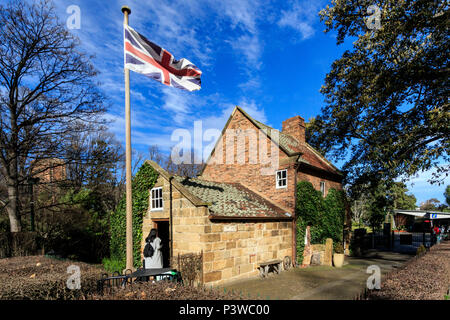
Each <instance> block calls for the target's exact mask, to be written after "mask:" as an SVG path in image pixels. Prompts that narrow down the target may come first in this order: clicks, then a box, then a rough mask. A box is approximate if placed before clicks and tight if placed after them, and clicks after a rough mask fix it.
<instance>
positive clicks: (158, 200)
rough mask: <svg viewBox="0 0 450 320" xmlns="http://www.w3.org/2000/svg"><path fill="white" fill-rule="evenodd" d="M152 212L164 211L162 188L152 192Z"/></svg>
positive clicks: (154, 189)
mask: <svg viewBox="0 0 450 320" xmlns="http://www.w3.org/2000/svg"><path fill="white" fill-rule="evenodd" d="M150 203H151V208H150V210H162V209H163V197H162V187H159V188H153V189H152V190H151V191H150Z"/></svg>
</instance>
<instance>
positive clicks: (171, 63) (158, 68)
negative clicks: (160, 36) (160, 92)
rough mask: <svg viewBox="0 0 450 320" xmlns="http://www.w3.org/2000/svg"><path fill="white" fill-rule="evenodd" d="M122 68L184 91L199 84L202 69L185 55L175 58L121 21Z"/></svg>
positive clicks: (194, 88)
mask: <svg viewBox="0 0 450 320" xmlns="http://www.w3.org/2000/svg"><path fill="white" fill-rule="evenodd" d="M124 55H125V68H128V69H130V70H132V71H134V72H138V73H142V74H144V75H146V76H147V77H150V78H152V79H155V80H157V81H159V82H161V83H164V84H165V85H168V86H172V87H175V88H178V89H183V90H187V91H194V90H199V89H200V88H201V79H200V76H201V75H202V72H201V71H200V70H199V69H198V68H197V67H196V66H195V65H193V64H192V62H190V61H189V60H187V59H184V58H183V59H181V60H175V59H174V57H173V56H172V55H171V54H170V53H169V52H168V51H167V50H165V49H163V48H161V47H159V46H158V45H156V44H154V43H153V42H151V41H149V40H148V39H147V38H145V37H144V36H143V35H141V34H139V33H138V32H136V31H135V30H134V29H133V28H131V27H129V26H127V25H124Z"/></svg>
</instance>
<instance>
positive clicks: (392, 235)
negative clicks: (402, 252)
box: [391, 230, 395, 250]
mask: <svg viewBox="0 0 450 320" xmlns="http://www.w3.org/2000/svg"><path fill="white" fill-rule="evenodd" d="M391 237H392V238H391V248H392V250H394V248H395V232H394V230H392V232H391Z"/></svg>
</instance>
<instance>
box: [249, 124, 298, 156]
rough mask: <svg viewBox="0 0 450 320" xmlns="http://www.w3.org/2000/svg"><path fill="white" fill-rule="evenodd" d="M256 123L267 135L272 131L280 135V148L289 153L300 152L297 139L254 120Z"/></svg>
mask: <svg viewBox="0 0 450 320" xmlns="http://www.w3.org/2000/svg"><path fill="white" fill-rule="evenodd" d="M253 121H254V122H256V124H257V125H259V128H260V129H261V130H262V131H263V132H264V133H265V134H268V132H271V131H276V132H278V134H279V138H280V146H281V147H283V148H284V149H286V150H287V151H289V152H290V153H296V152H299V148H300V144H299V143H298V141H297V140H296V139H294V138H293V137H291V136H290V135H288V134H285V133H283V132H281V131H279V130H277V129H274V128H272V127H269V126H268V125H265V124H264V123H261V122H259V121H257V120H254V119H253Z"/></svg>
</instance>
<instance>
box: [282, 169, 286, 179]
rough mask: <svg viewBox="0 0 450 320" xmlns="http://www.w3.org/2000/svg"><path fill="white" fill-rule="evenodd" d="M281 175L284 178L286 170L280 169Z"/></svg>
mask: <svg viewBox="0 0 450 320" xmlns="http://www.w3.org/2000/svg"><path fill="white" fill-rule="evenodd" d="M281 176H282V177H283V178H286V170H283V171H281Z"/></svg>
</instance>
